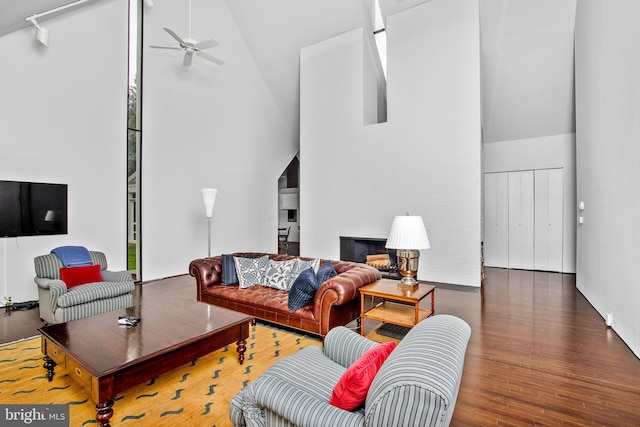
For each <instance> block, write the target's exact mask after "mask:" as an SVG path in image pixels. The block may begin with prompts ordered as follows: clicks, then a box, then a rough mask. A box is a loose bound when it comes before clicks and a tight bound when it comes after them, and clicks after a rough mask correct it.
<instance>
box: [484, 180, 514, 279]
mask: <svg viewBox="0 0 640 427" xmlns="http://www.w3.org/2000/svg"><path fill="white" fill-rule="evenodd" d="M484 224H485V228H484V264H485V265H486V266H487V267H501V268H507V267H508V266H509V191H508V175H507V173H505V172H501V173H487V174H485V175H484Z"/></svg>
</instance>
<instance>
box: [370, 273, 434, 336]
mask: <svg viewBox="0 0 640 427" xmlns="http://www.w3.org/2000/svg"><path fill="white" fill-rule="evenodd" d="M435 289H436V287H435V286H434V285H427V284H424V283H419V284H418V286H416V287H414V288H411V287H404V286H401V285H399V281H397V280H389V279H381V280H378V281H377V282H374V283H371V284H369V285H367V286H363V287H362V288H360V335H363V336H364V335H365V332H364V323H365V319H373V320H377V321H380V322H383V324H384V323H391V324H394V325H399V326H404V327H407V328H412V327H413V326H415V325H416V324H417V323H418V322H419V321H421V320H423V319H426V318H427V317H429V316H433V314H434V312H435ZM367 295H369V296H372V297H380V298H382V302H381V303H379V304H377V305H376V306H375V307H373V308H371V309H369V310H365V304H364V302H365V297H366V296H367ZM429 295H431V308H430V309H429V308H421V307H420V306H419V304H420V301H422V300H423V299H424V298H426V297H427V296H429ZM380 326H381V325H380ZM380 326H378V327H376V328H375V329H374V330H373V331H372V332H370V333H369V334H367V335H366V336H367V338H370V339H372V340H374V341H383V340H385V339H386V340H388V339H387V338H386V337H382V336H381V335H378V334H377V333H376V331H377V329H378V328H379V327H380Z"/></svg>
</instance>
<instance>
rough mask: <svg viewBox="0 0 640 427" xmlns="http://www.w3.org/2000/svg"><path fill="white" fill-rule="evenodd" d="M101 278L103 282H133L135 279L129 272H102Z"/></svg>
mask: <svg viewBox="0 0 640 427" xmlns="http://www.w3.org/2000/svg"><path fill="white" fill-rule="evenodd" d="M100 276H101V277H102V281H103V282H133V277H132V276H131V273H129V272H128V271H110V270H102V271H101V272H100Z"/></svg>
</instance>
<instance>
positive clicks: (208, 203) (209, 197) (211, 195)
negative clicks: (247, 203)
mask: <svg viewBox="0 0 640 427" xmlns="http://www.w3.org/2000/svg"><path fill="white" fill-rule="evenodd" d="M200 194H202V203H203V204H204V211H205V214H206V215H207V243H208V246H207V247H208V252H207V256H208V257H209V258H210V257H211V217H213V206H214V205H215V204H216V195H217V194H218V190H217V189H216V188H201V189H200Z"/></svg>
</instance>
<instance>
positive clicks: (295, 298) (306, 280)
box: [288, 267, 318, 313]
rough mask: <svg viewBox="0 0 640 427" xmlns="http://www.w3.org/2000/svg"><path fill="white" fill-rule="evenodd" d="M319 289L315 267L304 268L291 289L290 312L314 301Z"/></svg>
mask: <svg viewBox="0 0 640 427" xmlns="http://www.w3.org/2000/svg"><path fill="white" fill-rule="evenodd" d="M317 290H318V280H317V279H316V273H315V272H314V271H313V267H310V268H308V269H306V270H304V271H303V272H302V273H300V275H299V276H298V277H297V278H296V280H295V281H294V282H293V285H292V286H291V290H290V291H289V301H288V303H289V313H293V312H294V311H296V310H299V309H301V308H302V307H306V306H307V305H309V304H311V303H312V302H313V298H314V297H315V296H316V291H317Z"/></svg>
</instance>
